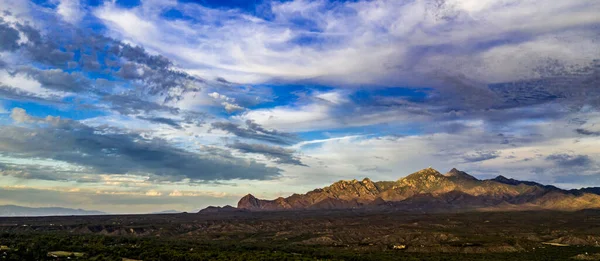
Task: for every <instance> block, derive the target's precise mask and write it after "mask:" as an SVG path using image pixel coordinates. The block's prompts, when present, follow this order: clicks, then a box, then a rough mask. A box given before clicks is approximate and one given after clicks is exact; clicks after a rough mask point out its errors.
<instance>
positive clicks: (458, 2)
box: [0, 0, 600, 213]
mask: <svg viewBox="0 0 600 261" xmlns="http://www.w3.org/2000/svg"><path fill="white" fill-rule="evenodd" d="M599 13H600V1H596V0H570V1H551V0H381V1H366V0H354V1H333V0H314V1H306V0H286V1H276V0H273V1H270V0H253V1H242V0H225V1H220V0H197V1H193V0H32V1H26V0H0V205H2V204H14V205H21V206H31V207H46V206H61V207H71V208H84V209H93V210H100V211H105V212H110V213H148V212H154V211H161V210H167V209H175V210H180V211H194V210H197V209H200V208H203V207H206V206H208V205H225V204H231V205H235V204H236V203H237V200H238V199H239V198H240V197H242V196H244V195H245V194H248V193H252V194H253V195H255V196H257V197H259V198H275V197H279V196H284V197H285V196H289V195H290V194H292V193H304V192H306V191H309V190H312V189H314V188H318V187H323V186H326V185H328V184H331V183H333V182H335V181H338V180H341V179H344V180H347V179H362V178H364V177H369V178H371V179H372V180H397V179H399V178H402V177H403V176H406V175H407V174H410V173H412V172H415V171H418V170H420V169H423V168H427V167H433V168H436V169H438V170H439V171H441V172H446V171H448V170H450V169H451V168H453V167H455V168H458V169H460V170H463V171H466V172H468V173H470V174H472V175H474V176H476V177H478V178H481V179H486V178H493V177H495V176H497V175H503V176H507V177H512V178H515V179H521V180H530V181H536V182H540V183H544V184H553V185H556V186H558V187H561V188H580V187H590V186H600V110H599V109H600V82H599V80H600V15H598V14H599Z"/></svg>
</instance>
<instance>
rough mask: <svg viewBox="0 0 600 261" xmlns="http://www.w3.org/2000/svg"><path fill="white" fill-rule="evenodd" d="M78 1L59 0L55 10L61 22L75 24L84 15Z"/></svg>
mask: <svg viewBox="0 0 600 261" xmlns="http://www.w3.org/2000/svg"><path fill="white" fill-rule="evenodd" d="M79 1H80V0H60V1H59V3H58V6H57V8H56V12H57V13H58V14H59V15H60V16H61V17H62V19H63V20H65V21H66V22H69V23H72V24H73V23H77V22H79V21H81V19H82V18H83V16H84V15H85V11H84V10H83V8H82V7H81V5H80V2H79Z"/></svg>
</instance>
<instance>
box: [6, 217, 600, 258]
mask: <svg viewBox="0 0 600 261" xmlns="http://www.w3.org/2000/svg"><path fill="white" fill-rule="evenodd" d="M0 245H1V246H2V249H1V250H0V255H2V259H4V260H57V259H59V260H63V259H64V260H66V259H67V258H70V259H79V260H127V259H133V260H597V258H598V257H599V256H600V211H579V212H546V211H536V212H469V213H450V214H448V213H445V214H444V213H438V214H420V213H408V212H376V213H373V212H366V211H350V210H349V211H326V212H325V211H318V212H310V211H304V212H268V213H267V212H262V213H214V214H163V215H122V216H85V217H81V216H69V217H35V218H33V217H31V218H0ZM57 253H59V254H57Z"/></svg>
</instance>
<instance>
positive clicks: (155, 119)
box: [137, 116, 182, 129]
mask: <svg viewBox="0 0 600 261" xmlns="http://www.w3.org/2000/svg"><path fill="white" fill-rule="evenodd" d="M137 118H138V119H141V120H146V121H149V122H154V123H160V124H165V125H169V126H171V127H173V128H175V129H182V127H181V125H179V123H178V122H177V121H175V120H173V119H169V118H163V117H143V116H138V117H137Z"/></svg>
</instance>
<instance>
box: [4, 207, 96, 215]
mask: <svg viewBox="0 0 600 261" xmlns="http://www.w3.org/2000/svg"><path fill="white" fill-rule="evenodd" d="M105 214H106V213H104V212H100V211H94V210H83V209H72V208H59V207H48V208H30V207H21V206H15V205H4V206H0V216H1V217H21V216H85V215H105Z"/></svg>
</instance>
